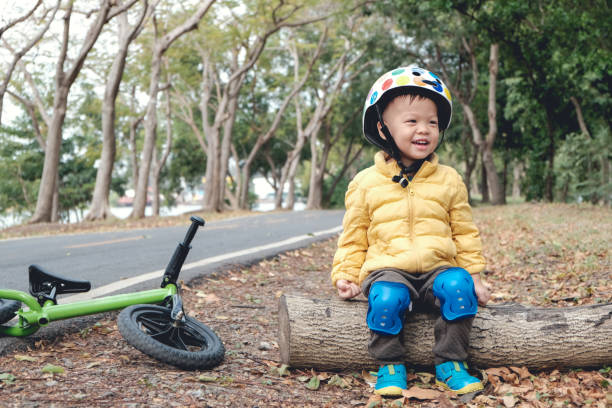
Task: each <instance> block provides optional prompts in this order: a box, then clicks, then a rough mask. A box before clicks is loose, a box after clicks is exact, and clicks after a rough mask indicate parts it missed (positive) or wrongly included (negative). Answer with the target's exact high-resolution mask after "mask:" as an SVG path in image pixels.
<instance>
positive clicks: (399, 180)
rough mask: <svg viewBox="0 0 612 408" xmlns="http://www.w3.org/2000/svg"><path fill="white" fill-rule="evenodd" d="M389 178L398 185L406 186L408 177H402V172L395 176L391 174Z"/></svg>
mask: <svg viewBox="0 0 612 408" xmlns="http://www.w3.org/2000/svg"><path fill="white" fill-rule="evenodd" d="M391 180H392V181H393V182H394V183H399V185H400V186H402V187H403V188H406V187H407V186H408V179H406V177H404V176H403V175H402V173H400V174H398V175H397V176H393V177H392V178H391Z"/></svg>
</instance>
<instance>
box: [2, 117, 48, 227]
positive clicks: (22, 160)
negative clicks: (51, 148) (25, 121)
mask: <svg viewBox="0 0 612 408" xmlns="http://www.w3.org/2000/svg"><path fill="white" fill-rule="evenodd" d="M3 130H4V131H3V132H0V213H3V214H5V213H7V212H8V211H11V212H12V213H13V214H14V215H19V214H22V213H30V212H32V211H33V210H34V208H35V207H36V195H37V194H38V187H39V184H40V181H39V180H40V174H41V173H42V166H43V161H44V154H43V152H42V150H41V149H40V147H39V146H38V144H37V143H36V142H34V141H31V140H28V138H27V137H28V136H29V135H27V134H26V132H25V131H19V130H17V129H13V128H4V129H3Z"/></svg>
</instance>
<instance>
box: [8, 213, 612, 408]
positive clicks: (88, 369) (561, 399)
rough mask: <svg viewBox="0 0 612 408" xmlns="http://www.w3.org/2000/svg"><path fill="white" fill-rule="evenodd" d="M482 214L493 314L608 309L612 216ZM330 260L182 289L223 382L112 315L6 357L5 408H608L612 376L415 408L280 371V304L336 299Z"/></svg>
mask: <svg viewBox="0 0 612 408" xmlns="http://www.w3.org/2000/svg"><path fill="white" fill-rule="evenodd" d="M474 214H475V219H476V221H477V224H478V225H479V227H480V229H481V233H482V238H483V244H484V250H485V255H486V257H487V259H488V261H489V270H490V272H488V273H487V276H486V277H487V280H488V282H489V283H490V284H491V285H492V287H493V302H504V301H513V302H520V303H526V304H533V305H546V306H551V307H555V306H568V305H578V304H591V303H608V302H611V301H612V284H611V281H610V271H611V268H610V260H611V259H612V257H611V249H610V242H612V239H611V238H612V236H611V235H612V232H611V231H612V211H611V210H610V209H602V208H599V207H591V206H568V205H544V204H524V205H519V206H508V207H481V208H477V209H475V211H474ZM334 250H335V239H331V240H327V241H323V242H319V243H316V244H313V245H311V246H309V247H307V248H303V249H300V250H295V251H291V252H287V253H284V254H279V255H278V256H276V257H274V258H272V259H268V260H265V261H262V262H260V263H258V264H256V265H253V266H250V267H244V266H240V265H236V266H235V267H232V268H230V269H229V270H225V271H219V272H218V273H217V274H215V275H213V276H209V277H206V278H202V279H199V280H196V281H192V282H189V283H188V284H186V285H184V289H185V290H184V301H185V305H186V309H187V310H188V311H190V314H191V315H193V316H195V317H197V318H198V319H199V320H201V321H202V322H204V323H206V324H208V325H209V326H211V327H212V328H214V329H215V331H216V332H217V333H218V334H219V336H220V337H221V338H222V339H223V341H224V343H225V347H226V356H225V360H224V362H223V363H222V364H221V365H220V366H219V367H217V368H215V369H213V370H208V371H181V370H178V369H175V368H173V367H171V366H167V365H164V364H162V363H159V362H157V361H156V360H153V359H151V358H149V357H147V356H146V355H144V354H142V353H140V352H139V351H137V350H136V349H134V348H132V347H131V346H129V345H128V344H127V343H126V342H125V341H124V340H123V339H122V337H121V335H120V334H119V332H118V330H117V325H116V323H115V319H114V315H113V314H106V315H104V316H103V318H102V319H101V320H99V321H98V322H97V323H95V324H93V325H90V326H87V327H86V328H84V329H83V330H80V331H77V332H74V333H70V334H66V335H64V336H60V337H55V338H52V339H45V340H42V339H36V338H31V339H25V340H23V343H22V346H23V347H22V349H21V350H17V351H14V352H11V353H9V354H7V355H4V356H1V357H0V406H7V407H12V406H16V407H30V406H32V407H34V406H45V407H66V406H87V407H89V406H101V407H106V406H109V407H110V406H112V407H115V406H120V407H124V406H125V407H145V406H146V407H162V406H163V407H165V406H181V407H182V406H193V407H207V406H210V407H223V406H230V407H363V406H368V407H374V406H379V407H383V406H384V407H400V406H423V407H430V406H431V407H437V406H439V407H451V406H470V407H480V406H482V407H598V408H604V407H609V406H611V404H612V392H611V389H610V386H609V384H610V382H611V378H612V372H611V368H610V367H598V368H596V369H590V370H580V369H571V370H568V369H566V368H564V367H559V369H558V370H552V371H543V372H534V373H530V372H528V371H527V370H526V369H524V368H520V367H497V368H487V367H480V369H482V371H480V373H479V375H481V376H483V377H484V378H485V380H486V381H487V382H486V388H485V391H484V392H483V393H481V394H480V395H478V396H476V397H475V398H474V399H472V400H471V401H462V400H461V399H458V398H456V397H454V396H452V395H450V394H445V393H443V392H441V391H440V390H438V389H436V388H435V386H433V385H431V374H430V373H431V370H429V371H428V372H420V371H418V372H414V371H412V372H411V373H410V375H409V378H410V381H409V388H410V391H409V392H408V393H407V394H406V396H405V397H403V398H401V399H397V400H392V399H387V400H380V399H379V398H376V397H372V388H371V382H372V380H373V378H372V377H371V375H370V374H369V373H366V372H341V373H323V372H316V371H313V370H311V371H301V370H296V369H292V368H287V367H284V366H281V364H280V357H279V351H278V345H277V343H276V340H277V302H278V297H279V296H280V295H281V294H282V293H297V294H302V295H306V296H311V297H332V296H335V293H334V291H333V290H332V288H331V286H330V283H329V269H330V266H331V260H332V257H333V254H334ZM611 360H612V356H611ZM49 371H62V372H61V373H51V372H49Z"/></svg>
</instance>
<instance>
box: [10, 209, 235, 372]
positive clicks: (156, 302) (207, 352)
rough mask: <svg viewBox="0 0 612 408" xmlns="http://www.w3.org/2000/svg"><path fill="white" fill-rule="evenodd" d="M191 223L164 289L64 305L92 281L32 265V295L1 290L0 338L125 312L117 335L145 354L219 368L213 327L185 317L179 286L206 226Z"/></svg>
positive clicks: (183, 365)
mask: <svg viewBox="0 0 612 408" xmlns="http://www.w3.org/2000/svg"><path fill="white" fill-rule="evenodd" d="M191 222H192V223H191V226H190V227H189V230H188V231H187V235H186V236H185V239H184V241H183V242H181V243H179V244H178V246H177V248H176V250H175V251H174V254H173V255H172V258H171V260H170V262H169V263H168V266H167V267H166V270H165V273H164V275H163V277H162V282H161V288H160V289H152V290H145V291H142V292H135V293H126V294H120V295H114V296H107V297H101V298H97V299H91V300H85V301H79V302H74V303H67V304H61V305H60V304H58V303H57V295H61V294H67V293H79V292H87V291H89V290H90V289H91V284H90V282H88V281H78V280H72V279H66V278H64V277H61V276H58V275H54V274H51V273H49V272H45V271H44V270H43V269H42V268H40V267H39V266H37V265H31V266H30V267H29V281H30V294H27V293H25V292H21V291H17V290H9V289H0V336H14V337H23V336H28V335H30V334H32V333H34V332H36V331H37V330H38V329H40V328H41V327H43V326H47V325H48V324H49V323H51V322H52V321H55V320H62V319H69V318H71V317H77V316H85V315H91V314H95V313H103V312H108V311H112V310H119V309H123V310H122V311H121V312H120V313H119V317H118V318H117V326H118V327H119V331H120V332H121V335H122V336H123V338H125V340H126V341H127V342H128V343H129V344H130V345H132V346H134V347H135V348H137V349H138V350H140V351H142V352H143V353H145V354H147V355H149V356H151V357H153V358H155V359H157V360H159V361H161V362H164V363H167V364H170V365H173V366H176V367H179V368H182V369H187V370H196V369H209V368H212V367H215V366H217V365H219V364H220V363H221V361H222V360H223V356H224V354H225V349H224V347H223V343H222V342H221V340H220V339H219V336H217V334H216V333H215V332H214V331H213V330H212V329H211V328H209V327H208V326H206V325H205V324H203V323H201V322H199V321H198V320H196V319H194V318H193V317H190V316H187V315H186V314H185V311H184V309H183V302H182V300H181V295H180V285H179V284H178V283H177V280H178V277H179V274H180V272H181V268H182V266H183V262H184V261H185V258H186V257H187V254H188V253H189V250H190V249H191V246H190V243H191V240H192V239H193V237H194V236H195V233H196V231H197V229H198V227H200V226H203V225H204V220H203V219H202V218H200V217H195V216H194V217H191ZM22 303H23V304H24V305H25V306H24V307H22V305H21V304H22Z"/></svg>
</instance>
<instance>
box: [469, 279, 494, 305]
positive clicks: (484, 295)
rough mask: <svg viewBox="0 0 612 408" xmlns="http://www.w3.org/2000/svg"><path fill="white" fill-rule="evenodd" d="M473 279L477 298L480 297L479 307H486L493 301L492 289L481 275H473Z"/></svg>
mask: <svg viewBox="0 0 612 408" xmlns="http://www.w3.org/2000/svg"><path fill="white" fill-rule="evenodd" d="M472 279H474V290H475V291H476V297H478V305H479V306H484V305H486V304H487V302H488V301H489V299H491V289H490V288H489V286H488V285H485V283H484V282H483V281H482V280H481V279H480V274H477V273H476V274H474V275H472Z"/></svg>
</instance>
